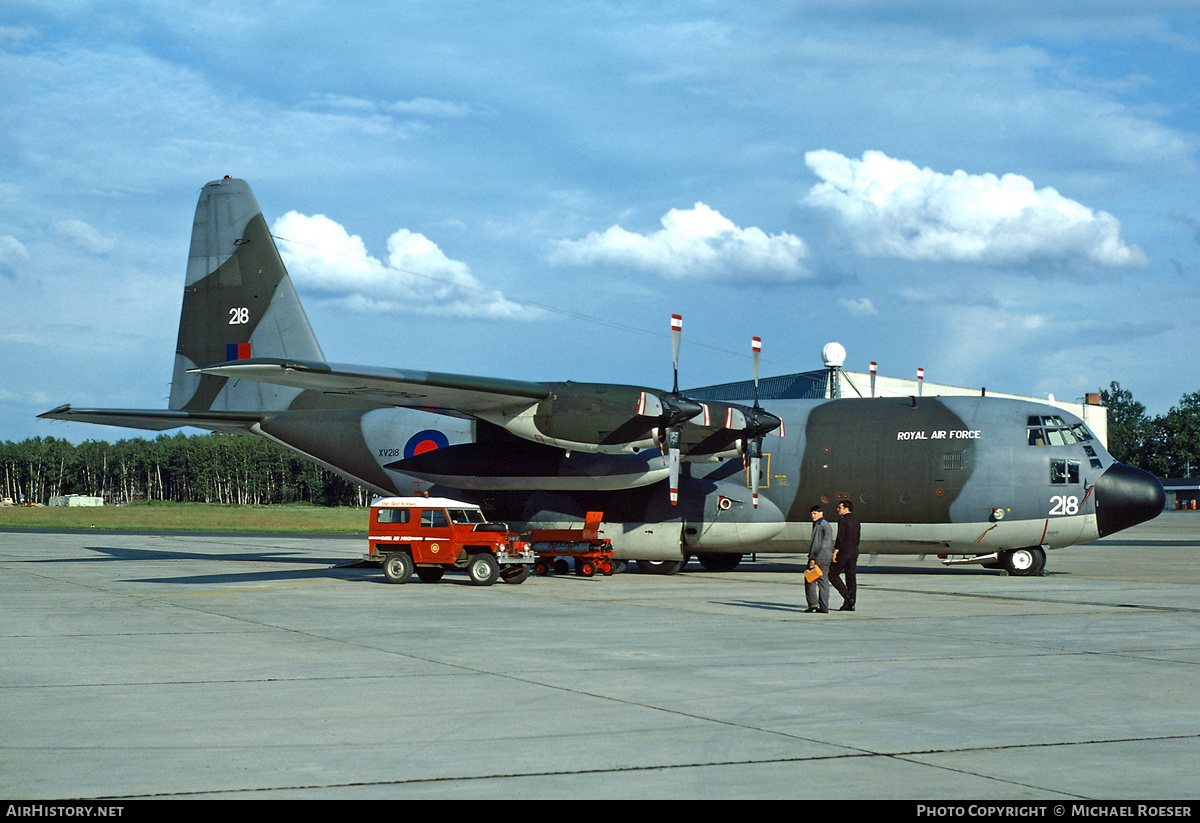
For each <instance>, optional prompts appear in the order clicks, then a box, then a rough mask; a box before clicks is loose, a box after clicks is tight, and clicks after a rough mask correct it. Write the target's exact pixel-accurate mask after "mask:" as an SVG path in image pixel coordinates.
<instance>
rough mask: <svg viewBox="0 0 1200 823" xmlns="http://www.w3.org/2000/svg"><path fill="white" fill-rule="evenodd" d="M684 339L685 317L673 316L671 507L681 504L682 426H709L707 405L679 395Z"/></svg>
mask: <svg viewBox="0 0 1200 823" xmlns="http://www.w3.org/2000/svg"><path fill="white" fill-rule="evenodd" d="M682 336H683V317H682V316H681V315H678V314H673V315H671V363H672V368H673V370H674V376H673V379H672V381H671V393H670V394H669V395H667V398H666V399H665V400H664V401H663V405H664V406H665V407H666V411H665V412H664V414H663V428H664V435H665V436H664V437H663V440H665V441H666V443H665V445H666V447H667V475H668V478H669V489H670V497H671V505H672V506H675V505H677V504H678V503H679V459H680V451H681V449H682V444H683V426H684V424H685V423H687V422H688V421H689V420H694V421H695V422H697V423H699V424H700V425H703V426H707V425H708V406H707V404H704V403H698V402H696V401H695V400H691V399H689V398H687V397H684V396H683V395H682V394H680V393H679V342H680V338H681V337H682Z"/></svg>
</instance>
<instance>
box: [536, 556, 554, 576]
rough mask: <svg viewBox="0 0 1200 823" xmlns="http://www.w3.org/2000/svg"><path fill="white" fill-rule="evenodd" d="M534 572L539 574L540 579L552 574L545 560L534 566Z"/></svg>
mask: <svg viewBox="0 0 1200 823" xmlns="http://www.w3.org/2000/svg"><path fill="white" fill-rule="evenodd" d="M533 570H534V571H535V572H537V576H538V577H545V576H546V575H548V574H550V564H549V563H547V562H546V561H545V560H539V561H538V562H536V563H534V564H533Z"/></svg>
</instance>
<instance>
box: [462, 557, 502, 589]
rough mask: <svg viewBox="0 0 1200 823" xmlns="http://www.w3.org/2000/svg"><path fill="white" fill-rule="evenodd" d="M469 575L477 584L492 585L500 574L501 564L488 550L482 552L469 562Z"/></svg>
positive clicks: (472, 581)
mask: <svg viewBox="0 0 1200 823" xmlns="http://www.w3.org/2000/svg"><path fill="white" fill-rule="evenodd" d="M467 576H468V577H470V578H471V583H473V584H474V585H476V586H490V585H492V584H493V583H495V582H496V578H498V577H499V576H500V564H499V563H497V562H496V558H495V557H493V556H492V555H491V554H490V553H488V552H480V553H479V554H476V555H474V556H472V557H471V561H470V562H469V563H467Z"/></svg>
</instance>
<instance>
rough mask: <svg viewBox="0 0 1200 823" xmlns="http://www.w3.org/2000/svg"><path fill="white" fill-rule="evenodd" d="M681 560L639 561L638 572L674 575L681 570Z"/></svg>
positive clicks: (682, 562)
mask: <svg viewBox="0 0 1200 823" xmlns="http://www.w3.org/2000/svg"><path fill="white" fill-rule="evenodd" d="M683 564H684V561H682V560H639V561H637V567H638V571H640V572H647V573H649V574H675V572H677V571H679V570H680V569H682V568H683Z"/></svg>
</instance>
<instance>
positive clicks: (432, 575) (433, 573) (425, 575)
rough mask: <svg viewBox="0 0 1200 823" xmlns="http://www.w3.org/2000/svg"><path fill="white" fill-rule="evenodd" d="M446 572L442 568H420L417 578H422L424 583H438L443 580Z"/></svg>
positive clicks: (418, 568)
mask: <svg viewBox="0 0 1200 823" xmlns="http://www.w3.org/2000/svg"><path fill="white" fill-rule="evenodd" d="M445 573H446V570H445V569H443V568H442V567H441V566H418V567H417V577H419V578H421V582H422V583H436V582H438V581H439V580H441V579H442V575H443V574H445Z"/></svg>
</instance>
